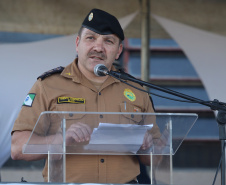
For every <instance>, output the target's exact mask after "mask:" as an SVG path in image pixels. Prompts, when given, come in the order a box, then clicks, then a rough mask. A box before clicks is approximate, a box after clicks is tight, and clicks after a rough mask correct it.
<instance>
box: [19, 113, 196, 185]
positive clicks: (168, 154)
mask: <svg viewBox="0 0 226 185" xmlns="http://www.w3.org/2000/svg"><path fill="white" fill-rule="evenodd" d="M197 118H198V116H197V114H187V113H186V114H175V113H137V112H130V113H129V112H128V113H121V112H120V113H119V112H42V113H41V114H40V116H39V118H38V121H37V123H36V125H35V127H34V129H33V131H32V134H31V136H30V138H29V140H28V142H27V144H26V145H25V146H24V148H23V153H25V154H48V160H47V163H48V182H64V183H66V182H67V179H66V174H67V171H66V156H67V154H73V155H78V154H79V155H149V156H150V160H151V165H150V170H149V175H150V179H151V184H173V163H172V162H173V158H172V156H173V155H174V154H175V153H176V152H177V150H178V148H179V147H180V145H181V144H182V142H183V140H184V139H185V138H186V136H187V134H188V133H189V131H190V129H191V128H192V126H193V125H194V123H195V121H196V120H197ZM78 122H81V123H85V124H87V125H88V126H89V127H90V128H91V129H92V130H93V133H92V135H91V138H90V140H89V141H87V142H79V143H77V142H72V143H70V144H68V143H67V142H66V138H67V129H68V128H69V127H70V126H71V125H72V124H76V123H78ZM154 122H155V123H156V124H157V125H158V127H159V136H158V138H156V139H155V140H154V142H153V144H152V146H151V147H150V148H149V149H147V150H142V149H140V147H141V145H142V142H143V139H144V135H145V133H146V132H149V133H152V125H153V123H154ZM56 169H57V170H56ZM74 183H76V182H74Z"/></svg>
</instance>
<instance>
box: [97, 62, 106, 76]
mask: <svg viewBox="0 0 226 185" xmlns="http://www.w3.org/2000/svg"><path fill="white" fill-rule="evenodd" d="M94 74H95V75H96V76H106V75H108V74H109V71H108V68H107V67H106V66H105V65H104V64H97V65H96V66H95V67H94Z"/></svg>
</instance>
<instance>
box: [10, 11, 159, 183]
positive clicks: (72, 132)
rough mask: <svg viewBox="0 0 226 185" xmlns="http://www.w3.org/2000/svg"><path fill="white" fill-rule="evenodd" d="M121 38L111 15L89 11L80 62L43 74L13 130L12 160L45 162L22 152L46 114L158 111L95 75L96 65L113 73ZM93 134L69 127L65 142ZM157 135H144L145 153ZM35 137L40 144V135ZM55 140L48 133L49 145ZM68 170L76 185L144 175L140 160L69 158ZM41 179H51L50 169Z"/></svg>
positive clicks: (146, 99)
mask: <svg viewBox="0 0 226 185" xmlns="http://www.w3.org/2000/svg"><path fill="white" fill-rule="evenodd" d="M123 40H124V33H123V30H122V28H121V26H120V24H119V22H118V20H117V19H116V18H115V17H114V16H113V15H111V14H109V13H107V12H105V11H102V10H99V9H93V10H91V11H90V12H89V13H88V15H87V16H86V18H85V19H84V21H83V23H82V26H81V29H80V30H79V33H78V36H77V38H76V51H77V54H78V58H76V59H75V60H74V61H73V62H72V63H71V64H70V65H68V66H66V67H65V68H63V67H59V68H56V69H54V70H51V71H48V72H47V73H44V74H43V75H41V76H40V77H39V78H38V80H37V81H36V83H35V84H34V86H33V87H32V88H31V90H30V92H29V93H28V95H27V97H26V99H25V101H24V103H23V106H22V108H21V111H20V113H19V116H18V118H17V119H16V121H15V124H14V127H13V130H12V145H11V146H12V147H11V156H12V158H13V159H16V160H27V161H31V160H39V159H45V158H47V156H46V155H45V154H39V155H31V154H23V153H22V147H23V145H24V144H25V143H26V142H27V141H28V139H29V136H30V134H31V131H32V130H33V128H34V126H35V123H36V121H37V119H38V117H39V115H40V113H41V112H43V111H82V112H84V111H88V112H134V111H135V112H154V110H153V106H152V103H151V102H150V100H149V96H148V95H147V94H146V93H144V92H141V91H138V90H137V89H135V88H132V87H129V86H127V85H125V84H123V83H121V82H120V81H119V80H116V79H114V78H112V77H109V76H101V77H98V76H96V75H95V74H94V67H95V66H96V65H97V64H104V65H105V66H106V67H107V68H108V69H109V70H115V68H114V67H113V66H112V64H113V62H114V61H115V60H117V59H118V58H119V56H120V54H121V52H122V50H123V46H122V41H123ZM132 84H133V85H134V86H139V85H137V84H135V83H132ZM139 88H140V86H139ZM128 94H129V96H128ZM125 103H126V110H125V109H124V107H125V106H124V104H125ZM45 126H46V127H47V128H48V130H49V132H50V133H51V132H53V131H54V126H53V125H51V123H48V124H47V125H45ZM91 133H92V128H91V127H90V126H88V125H87V124H85V123H83V122H77V123H71V124H70V127H69V128H68V129H67V133H66V140H67V143H70V142H88V141H89V140H90V135H91ZM158 137H159V130H158V127H157V125H156V124H154V127H153V129H152V134H146V135H145V138H144V141H143V144H142V146H141V149H143V150H145V149H147V148H149V147H150V146H151V144H152V142H153V139H155V138H158ZM37 139H38V140H39V142H40V143H41V142H42V138H41V137H38V135H37ZM52 140H53V137H52V136H51V135H49V137H48V141H50V142H51V141H52ZM139 158H140V161H141V162H143V163H145V164H150V161H149V160H148V159H149V157H148V156H139ZM66 166H67V177H66V181H67V182H75V183H132V182H136V177H137V175H138V174H139V173H140V172H139V162H138V159H137V157H136V156H123V155H122V156H114V155H108V156H105V155H102V156H101V155H67V164H66ZM43 176H44V179H45V181H48V175H47V166H45V168H44V170H43Z"/></svg>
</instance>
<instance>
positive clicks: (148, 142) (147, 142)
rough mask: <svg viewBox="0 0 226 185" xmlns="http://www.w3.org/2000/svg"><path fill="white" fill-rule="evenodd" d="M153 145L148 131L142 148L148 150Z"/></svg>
mask: <svg viewBox="0 0 226 185" xmlns="http://www.w3.org/2000/svg"><path fill="white" fill-rule="evenodd" d="M152 145H153V140H152V136H151V134H149V132H148V131H147V132H146V133H145V135H144V140H143V143H142V145H141V147H140V149H141V150H147V149H149V148H150V147H151V146H152Z"/></svg>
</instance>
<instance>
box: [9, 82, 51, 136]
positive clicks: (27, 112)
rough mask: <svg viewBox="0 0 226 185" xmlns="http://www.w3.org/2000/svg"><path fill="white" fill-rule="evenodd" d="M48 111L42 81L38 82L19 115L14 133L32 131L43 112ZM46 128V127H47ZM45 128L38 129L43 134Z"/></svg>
mask: <svg viewBox="0 0 226 185" xmlns="http://www.w3.org/2000/svg"><path fill="white" fill-rule="evenodd" d="M47 110H48V100H47V95H46V92H45V90H44V87H43V85H42V82H41V81H40V80H38V81H36V83H35V84H34V85H33V87H32V88H31V90H30V91H29V93H28V95H27V96H26V98H25V100H24V102H23V105H22V108H21V110H20V112H19V115H18V117H17V119H16V121H15V123H14V126H13V129H12V133H13V132H14V131H32V130H33V128H34V126H35V124H36V122H37V120H38V118H39V115H40V114H41V112H43V111H47ZM45 128H46V127H45ZM45 128H44V127H43V128H40V129H37V131H38V132H43V129H45Z"/></svg>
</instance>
